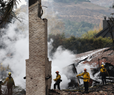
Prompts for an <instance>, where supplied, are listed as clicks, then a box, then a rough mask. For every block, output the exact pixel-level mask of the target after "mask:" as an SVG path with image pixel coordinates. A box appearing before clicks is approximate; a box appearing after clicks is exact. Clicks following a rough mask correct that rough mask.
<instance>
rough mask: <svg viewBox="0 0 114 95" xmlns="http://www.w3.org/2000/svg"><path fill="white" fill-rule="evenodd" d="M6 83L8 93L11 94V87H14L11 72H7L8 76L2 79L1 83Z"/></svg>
mask: <svg viewBox="0 0 114 95" xmlns="http://www.w3.org/2000/svg"><path fill="white" fill-rule="evenodd" d="M5 83H7V89H8V95H12V88H13V86H14V87H15V82H14V80H13V78H12V76H11V72H9V73H8V77H7V78H6V80H5V81H4V83H3V85H4V84H5Z"/></svg>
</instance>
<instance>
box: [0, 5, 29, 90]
mask: <svg viewBox="0 0 114 95" xmlns="http://www.w3.org/2000/svg"><path fill="white" fill-rule="evenodd" d="M23 10H24V11H22V9H20V11H19V14H18V15H17V17H18V18H19V19H20V20H21V22H20V21H19V20H17V19H13V20H12V22H13V23H10V24H8V26H7V28H4V29H1V30H0V31H1V35H2V38H1V39H0V43H2V45H4V48H2V49H0V54H1V57H0V62H1V63H2V65H3V66H4V67H7V66H8V65H9V68H10V69H11V70H9V71H11V72H12V77H13V78H14V81H15V84H16V86H21V87H22V88H24V89H25V84H26V82H25V80H24V79H23V77H24V76H25V75H26V72H25V70H26V64H25V60H26V59H28V55H29V54H28V47H29V46H28V9H27V6H23ZM9 71H7V72H6V73H8V72H9ZM6 77H7V76H4V78H6Z"/></svg>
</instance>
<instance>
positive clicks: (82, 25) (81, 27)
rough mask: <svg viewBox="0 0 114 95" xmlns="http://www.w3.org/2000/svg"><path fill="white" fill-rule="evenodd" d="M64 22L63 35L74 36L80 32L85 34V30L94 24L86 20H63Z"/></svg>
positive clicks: (78, 35) (80, 34)
mask: <svg viewBox="0 0 114 95" xmlns="http://www.w3.org/2000/svg"><path fill="white" fill-rule="evenodd" d="M64 23H65V32H64V33H65V36H66V37H70V36H75V37H81V36H82V34H85V33H86V32H87V31H89V30H91V29H93V28H94V24H91V23H88V22H74V21H70V20H68V21H64Z"/></svg>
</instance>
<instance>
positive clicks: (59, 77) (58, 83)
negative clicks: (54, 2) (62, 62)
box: [53, 71, 62, 90]
mask: <svg viewBox="0 0 114 95" xmlns="http://www.w3.org/2000/svg"><path fill="white" fill-rule="evenodd" d="M55 73H56V74H57V75H56V78H55V79H53V80H54V81H55V84H54V89H56V85H57V87H58V89H59V90H60V82H61V81H62V80H61V76H60V74H59V71H56V72H55Z"/></svg>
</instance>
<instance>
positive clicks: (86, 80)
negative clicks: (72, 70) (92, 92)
mask: <svg viewBox="0 0 114 95" xmlns="http://www.w3.org/2000/svg"><path fill="white" fill-rule="evenodd" d="M78 76H83V81H84V87H85V93H89V92H88V88H89V81H90V75H89V73H88V72H87V70H86V68H85V69H84V72H83V73H82V74H78V75H77V77H78Z"/></svg>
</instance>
